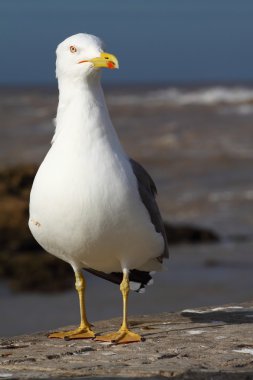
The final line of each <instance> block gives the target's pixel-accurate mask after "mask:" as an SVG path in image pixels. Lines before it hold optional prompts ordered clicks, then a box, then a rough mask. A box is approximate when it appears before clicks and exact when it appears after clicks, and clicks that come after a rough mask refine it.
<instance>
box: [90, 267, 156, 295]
mask: <svg viewBox="0 0 253 380" xmlns="http://www.w3.org/2000/svg"><path fill="white" fill-rule="evenodd" d="M85 271H86V272H89V273H92V274H94V275H95V276H98V277H101V278H103V279H105V280H107V281H110V282H113V283H114V284H120V283H121V281H122V279H123V274H122V272H112V273H104V272H100V271H97V270H95V269H91V268H85ZM153 273H154V272H147V271H142V270H138V269H131V270H130V271H129V284H130V289H131V290H133V291H135V292H138V293H143V292H144V291H145V286H147V285H152V284H153V279H152V275H153Z"/></svg>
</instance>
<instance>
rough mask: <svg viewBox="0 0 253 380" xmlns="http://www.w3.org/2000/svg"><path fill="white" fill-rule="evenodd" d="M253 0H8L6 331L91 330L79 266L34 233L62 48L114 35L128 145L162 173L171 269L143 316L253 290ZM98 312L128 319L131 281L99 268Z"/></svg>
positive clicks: (3, 100) (108, 86)
mask: <svg viewBox="0 0 253 380" xmlns="http://www.w3.org/2000/svg"><path fill="white" fill-rule="evenodd" d="M252 21H253V3H252V1H251V0H241V1H240V2H238V1H237V0H227V1H226V0H212V1H208V0H181V1H176V0H135V1H134V0H129V1H127V2H126V1H123V0H107V1H103V0H43V1H39V0H22V1H20V0H0V46H1V61H0V66H1V70H0V310H1V311H0V322H1V323H0V335H2V336H11V335H14V334H21V333H27V332H33V331H38V330H43V329H54V328H56V327H60V326H64V325H68V324H77V323H78V322H79V310H78V299H77V296H76V294H75V291H74V275H73V273H72V270H71V268H70V267H69V266H68V265H66V264H65V263H63V262H61V261H60V260H57V259H55V258H54V257H52V256H50V255H49V254H47V253H45V252H43V251H42V250H41V249H40V247H39V246H38V245H37V244H36V242H35V241H34V240H33V238H32V236H31V235H30V233H29V231H28V228H27V219H28V200H29V192H30V188H31V184H32V180H33V177H34V175H35V173H36V170H37V166H38V165H39V163H40V162H41V161H42V159H43V157H44V156H45V154H46V153H47V151H48V149H49V148H50V140H51V138H52V135H53V132H54V127H53V124H52V119H53V118H54V117H55V114H56V107H57V103H58V93H57V82H56V79H55V49H56V46H57V45H58V43H60V42H61V41H62V40H63V39H65V38H66V37H68V36H69V35H72V34H76V33H79V32H85V33H91V34H95V35H97V36H99V37H101V38H102V39H103V40H104V42H105V46H106V51H108V52H111V53H114V54H115V55H116V56H117V57H118V59H119V62H120V70H118V71H117V72H116V71H109V70H105V71H104V72H103V83H104V88H105V93H106V98H107V103H108V107H109V109H110V113H111V116H112V120H113V123H114V125H115V128H116V130H117V132H118V134H119V136H120V139H121V141H122V144H123V145H124V147H125V149H126V150H127V152H128V153H129V155H130V156H131V157H133V158H135V159H136V160H138V161H139V162H141V163H142V164H143V165H144V166H145V167H146V169H148V171H149V172H150V174H151V175H152V177H153V178H154V180H155V182H156V184H157V187H158V190H159V205H160V208H161V211H162V215H163V217H164V220H165V223H166V231H167V234H168V240H169V243H170V253H171V257H170V261H169V262H168V271H166V272H164V273H161V274H157V275H156V277H155V283H154V286H152V287H149V288H148V290H147V291H146V293H145V294H144V295H138V294H132V295H131V301H130V313H131V314H138V313H139V314H140V313H149V314H151V313H156V312H161V311H172V310H179V309H183V308H190V307H198V306H205V305H217V304H222V303H230V302H234V303H237V302H242V301H246V300H249V299H251V298H252V296H253V294H252V289H253V276H252V263H253V258H252V248H253V243H252V237H253V235H252V225H253V172H252V167H253V150H252V139H253V129H252V124H253V49H252V35H253V22H252ZM87 279H88V287H87V308H88V315H89V317H90V319H91V320H93V321H95V320H99V319H104V318H109V317H113V316H120V315H121V296H120V292H119V289H118V287H117V286H115V285H112V284H110V283H105V282H104V281H103V280H100V279H98V278H95V277H92V276H91V275H87Z"/></svg>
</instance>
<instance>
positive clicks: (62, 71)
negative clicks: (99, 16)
mask: <svg viewBox="0 0 253 380" xmlns="http://www.w3.org/2000/svg"><path fill="white" fill-rule="evenodd" d="M103 67H105V68H109V69H117V68H119V64H118V60H117V58H116V57H115V56H114V55H113V54H109V53H105V52H104V51H103V43H102V41H101V40H100V39H99V38H98V37H96V36H93V35H91V34H85V33H79V34H75V35H73V36H71V37H68V38H67V39H66V40H64V41H63V42H61V43H60V44H59V45H58V47H57V50H56V77H57V78H58V79H59V80H61V79H62V78H63V77H65V78H68V79H70V80H72V81H82V80H85V79H86V80H87V79H89V78H94V77H97V76H98V77H99V72H100V69H101V68H103Z"/></svg>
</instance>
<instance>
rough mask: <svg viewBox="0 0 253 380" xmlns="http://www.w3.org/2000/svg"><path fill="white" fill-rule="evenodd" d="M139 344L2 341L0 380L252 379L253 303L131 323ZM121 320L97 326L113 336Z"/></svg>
mask: <svg viewBox="0 0 253 380" xmlns="http://www.w3.org/2000/svg"><path fill="white" fill-rule="evenodd" d="M130 321H131V325H132V327H133V329H134V330H135V331H137V332H139V333H140V334H142V335H143V336H144V337H145V341H144V342H141V343H138V344H128V345H112V344H105V343H99V342H94V341H91V340H75V341H73V340H72V341H64V340H49V339H48V338H47V334H48V332H46V333H45V332H44V333H43V332H42V333H37V334H32V335H24V336H18V337H13V338H5V339H1V340H0V379H2V378H5V379H8V378H9V379H39V378H41V379H42V378H44V379H52V378H54V379H56V378H65V379H69V378H72V379H73V378H85V379H88V378H91V377H102V378H104V379H109V378H115V377H117V378H120V377H122V378H123V377H127V378H132V379H134V378H136V379H137V378H138V379H140V378H142V379H144V378H153V379H161V378H173V379H188V380H190V379H194V380H200V379H201V380H202V379H214V380H223V379H229V380H234V379H242V380H244V379H245V380H246V379H247V380H250V379H253V324H252V323H253V302H252V303H244V304H240V305H230V306H223V307H218V308H200V309H193V310H184V311H182V312H179V313H163V314H159V315H152V316H147V315H144V316H138V317H132V318H130ZM119 324H120V320H119V319H113V320H110V321H102V322H96V323H95V324H94V325H95V330H96V331H97V332H98V333H100V332H103V333H104V332H107V331H111V330H112V331H114V330H116V329H117V328H118V326H119Z"/></svg>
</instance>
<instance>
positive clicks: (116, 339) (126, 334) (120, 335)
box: [95, 271, 142, 344]
mask: <svg viewBox="0 0 253 380" xmlns="http://www.w3.org/2000/svg"><path fill="white" fill-rule="evenodd" d="M120 291H121V293H122V297H123V321H122V325H121V327H120V329H119V331H117V332H116V333H109V334H107V335H100V336H97V337H96V339H95V340H97V341H102V342H112V343H115V344H122V343H133V342H140V341H141V340H142V338H141V336H140V335H139V334H136V333H134V332H132V331H130V330H129V329H128V323H127V306H128V293H129V279H128V273H127V272H126V271H124V274H123V280H122V282H121V284H120Z"/></svg>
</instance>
